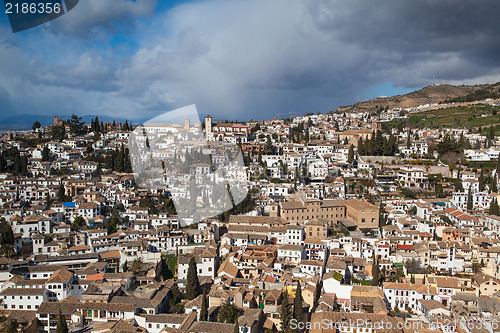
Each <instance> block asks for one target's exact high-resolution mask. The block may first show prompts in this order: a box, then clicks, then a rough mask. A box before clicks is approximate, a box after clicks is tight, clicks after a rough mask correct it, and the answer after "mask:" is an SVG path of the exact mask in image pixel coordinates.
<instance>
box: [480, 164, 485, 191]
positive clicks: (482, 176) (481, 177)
mask: <svg viewBox="0 0 500 333" xmlns="http://www.w3.org/2000/svg"><path fill="white" fill-rule="evenodd" d="M482 190H484V173H483V168H481V173H480V175H479V191H482Z"/></svg>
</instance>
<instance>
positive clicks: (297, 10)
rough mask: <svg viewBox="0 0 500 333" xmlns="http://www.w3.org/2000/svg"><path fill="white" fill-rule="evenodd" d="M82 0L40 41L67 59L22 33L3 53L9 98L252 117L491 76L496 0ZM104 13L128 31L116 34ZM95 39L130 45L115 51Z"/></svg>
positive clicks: (98, 108)
mask: <svg viewBox="0 0 500 333" xmlns="http://www.w3.org/2000/svg"><path fill="white" fill-rule="evenodd" d="M87 1H88V2H86V4H85V5H84V6H80V5H79V6H78V7H81V8H80V9H79V10H80V14H81V15H79V17H78V19H77V20H75V21H71V20H69V18H70V14H72V13H73V15H76V13H78V12H77V8H78V7H77V8H75V10H73V11H72V12H70V14H68V15H65V17H64V19H65V21H62V20H61V21H60V22H57V23H54V24H52V23H51V25H50V26H49V28H47V29H49V31H52V30H51V29H53V28H55V27H56V26H57V27H58V28H59V30H58V31H60V32H61V33H62V34H58V35H57V36H58V37H61V38H62V40H63V41H64V42H61V41H60V40H59V39H55V37H54V34H52V33H47V34H45V35H41V38H42V40H41V42H40V45H42V44H43V45H45V47H46V48H47V49H50V50H51V51H52V52H53V53H54V54H56V53H57V54H64V55H66V57H65V58H64V61H63V62H62V63H60V62H58V61H52V62H51V61H48V57H47V56H40V55H36V54H35V55H34V54H30V49H29V47H28V46H25V45H24V46H23V45H22V43H21V44H20V42H19V41H16V45H15V46H12V47H11V48H10V49H4V50H2V51H0V59H5V61H6V63H7V64H10V67H9V66H8V67H3V68H0V78H1V79H2V80H1V81H0V82H3V90H2V91H5V92H6V93H5V94H7V96H10V99H11V100H12V101H13V102H12V103H11V104H12V105H16V101H18V100H22V101H23V107H24V106H25V105H26V103H27V102H26V101H27V99H28V101H29V99H30V98H33V96H38V95H43V96H44V99H43V100H44V101H46V103H38V104H36V103H35V102H33V103H32V104H33V107H36V108H37V110H40V109H42V108H47V109H48V105H50V96H51V94H53V93H54V91H56V90H57V89H56V88H57V87H61V86H64V87H65V89H67V90H68V92H70V93H69V94H68V95H69V96H71V98H72V99H74V100H76V101H77V102H78V103H81V104H79V108H80V109H84V108H85V107H87V108H88V109H89V111H88V112H87V113H96V112H102V113H108V114H117V115H121V116H127V117H129V118H130V117H138V116H141V117H142V116H155V115H156V114H158V113H159V112H163V111H167V110H169V109H173V108H177V107H182V106H185V105H189V104H193V103H195V104H197V106H198V110H199V111H200V112H201V113H203V114H206V113H210V114H213V115H215V116H216V117H220V118H227V119H231V118H239V119H249V118H254V119H258V118H270V117H273V116H274V115H275V114H276V113H278V112H280V113H288V112H290V111H298V112H326V111H329V110H332V109H335V108H336V107H337V106H338V105H347V104H351V103H355V102H356V101H358V100H360V99H364V98H368V97H375V96H367V95H366V92H367V91H369V90H370V88H371V87H373V86H375V85H381V84H384V85H387V83H389V85H390V83H393V84H394V85H395V86H396V87H402V88H405V89H418V88H421V87H422V86H425V85H428V84H432V83H434V77H435V78H436V79H437V80H439V81H443V80H444V78H446V80H447V82H448V83H454V84H469V83H487V82H496V81H499V80H500V71H499V69H500V58H499V57H498V54H500V43H499V40H500V39H499V37H498V36H499V35H500V34H499V33H500V21H499V20H498V19H497V18H496V15H497V13H498V12H500V11H499V9H500V2H498V1H481V2H479V3H478V2H475V1H461V0H453V1H445V0H442V1H415V0H413V1H410V0H398V1H382V0H365V1H359V0H350V1H344V0H342V1H341V0H331V1H327V0H324V1H316V0H309V1H293V0H273V1H264V0H254V1H224V0H211V1H201V2H193V3H186V4H183V5H179V6H177V7H176V8H174V9H173V10H171V11H169V12H167V13H160V14H158V15H157V16H155V17H152V18H148V19H147V20H148V21H147V24H145V23H144V20H142V23H140V25H138V24H139V23H137V21H136V20H135V19H134V18H135V17H147V16H148V15H151V13H152V12H153V10H154V6H155V4H156V1H153V0H148V1H135V2H133V1H127V0H120V1H118V2H117V4H118V5H117V10H116V11H115V14H114V16H112V17H111V16H105V15H104V16H100V15H99V13H101V12H103V10H104V9H106V8H108V9H109V8H110V7H111V5H110V4H109V3H110V2H107V1H100V0H87ZM80 2H81V3H85V1H80ZM104 12H105V11H104ZM130 15H132V16H133V17H130ZM113 21H117V22H122V23H123V24H125V25H131V27H132V28H133V29H134V31H135V33H134V34H131V35H128V34H127V33H123V32H117V31H122V30H116V29H115V28H114V27H115V25H113V24H112V23H110V22H113ZM56 24H57V25H56ZM138 26H140V28H139V29H137V27H138ZM115 33H118V35H114V34H115ZM89 34H90V35H89ZM74 36H77V37H82V36H91V38H90V37H89V38H88V39H87V40H83V39H81V38H77V39H74V38H73V37H74ZM93 38H95V39H96V40H98V41H102V40H104V41H106V40H111V39H112V38H115V39H118V40H123V43H129V42H130V43H132V44H133V47H132V48H130V49H129V50H128V51H129V52H126V54H125V55H123V54H122V52H121V49H120V48H119V47H118V46H117V45H113V44H112V43H111V44H109V45H106V47H104V48H103V45H102V42H101V43H100V44H98V43H97V42H95V43H94V39H93ZM131 38H132V41H129V39H131ZM4 40H9V39H8V38H5V39H4ZM77 41H79V42H77ZM66 44H67V45H66ZM16 69H18V74H17V77H16V75H14V78H13V79H12V83H9V84H7V83H6V82H8V81H7V79H6V78H7V77H8V75H11V74H12V73H13V72H15V70H16ZM13 86H15V87H23V89H24V93H20V92H19V91H18V90H15V89H13V88H12V87H13ZM35 87H36V89H35ZM0 88H2V83H0ZM393 91H395V90H390V91H388V92H386V93H384V94H385V95H388V94H391V93H392V92H393ZM5 94H4V95H5ZM28 104H29V103H28Z"/></svg>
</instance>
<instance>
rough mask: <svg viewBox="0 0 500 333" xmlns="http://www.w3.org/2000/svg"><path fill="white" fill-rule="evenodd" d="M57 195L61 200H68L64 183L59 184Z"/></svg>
mask: <svg viewBox="0 0 500 333" xmlns="http://www.w3.org/2000/svg"><path fill="white" fill-rule="evenodd" d="M57 197H58V198H59V202H64V200H66V192H65V190H64V185H63V183H61V184H59V190H58V191H57Z"/></svg>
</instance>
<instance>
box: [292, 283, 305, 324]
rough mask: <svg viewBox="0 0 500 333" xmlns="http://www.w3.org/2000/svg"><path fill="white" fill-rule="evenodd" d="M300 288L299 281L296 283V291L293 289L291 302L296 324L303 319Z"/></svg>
mask: <svg viewBox="0 0 500 333" xmlns="http://www.w3.org/2000/svg"><path fill="white" fill-rule="evenodd" d="M302 302H303V299H302V287H301V285H300V281H299V282H297V289H295V298H294V300H293V318H294V319H296V320H297V323H300V322H302V320H303V319H304V308H303V306H302Z"/></svg>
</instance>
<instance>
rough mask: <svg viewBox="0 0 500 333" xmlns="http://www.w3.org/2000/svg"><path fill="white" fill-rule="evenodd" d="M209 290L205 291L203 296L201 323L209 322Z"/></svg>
mask: <svg viewBox="0 0 500 333" xmlns="http://www.w3.org/2000/svg"><path fill="white" fill-rule="evenodd" d="M207 303H208V302H207V290H206V289H203V296H202V299H201V309H200V321H208V304H207Z"/></svg>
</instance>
